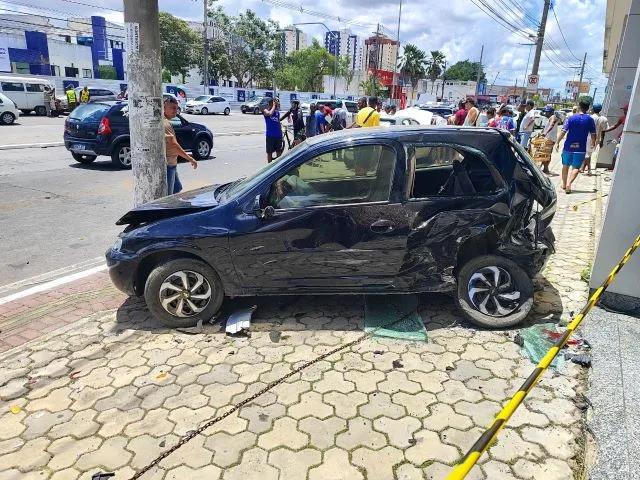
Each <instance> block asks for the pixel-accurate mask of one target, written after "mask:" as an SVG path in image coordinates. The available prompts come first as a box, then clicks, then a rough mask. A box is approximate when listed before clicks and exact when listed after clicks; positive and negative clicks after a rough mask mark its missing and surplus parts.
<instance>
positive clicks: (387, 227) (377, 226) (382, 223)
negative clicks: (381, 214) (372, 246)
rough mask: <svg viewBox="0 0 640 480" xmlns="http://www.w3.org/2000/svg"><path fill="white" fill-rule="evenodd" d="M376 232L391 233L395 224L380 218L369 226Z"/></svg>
mask: <svg viewBox="0 0 640 480" xmlns="http://www.w3.org/2000/svg"><path fill="white" fill-rule="evenodd" d="M369 228H370V229H371V231H372V232H374V233H390V232H393V224H392V223H391V222H390V221H389V220H378V221H376V222H374V223H372V224H371V226H370V227H369Z"/></svg>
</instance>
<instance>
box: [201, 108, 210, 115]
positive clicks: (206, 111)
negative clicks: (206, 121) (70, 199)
mask: <svg viewBox="0 0 640 480" xmlns="http://www.w3.org/2000/svg"><path fill="white" fill-rule="evenodd" d="M200 113H201V114H202V115H209V110H208V109H207V107H203V108H202V110H200Z"/></svg>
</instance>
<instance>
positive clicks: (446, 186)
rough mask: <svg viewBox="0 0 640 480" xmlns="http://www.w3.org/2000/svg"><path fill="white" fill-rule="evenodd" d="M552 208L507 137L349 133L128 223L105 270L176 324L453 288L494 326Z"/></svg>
mask: <svg viewBox="0 0 640 480" xmlns="http://www.w3.org/2000/svg"><path fill="white" fill-rule="evenodd" d="M346 159H351V160H352V162H353V164H354V166H353V168H349V167H347V165H346V164H347V162H346ZM328 172H330V174H328ZM555 210H556V193H555V190H554V188H553V186H552V185H551V182H550V181H549V179H547V178H546V176H545V175H543V174H542V173H541V172H540V171H539V170H538V168H537V167H536V166H535V165H534V164H533V162H532V161H531V159H530V158H529V156H528V155H527V154H526V152H525V151H524V150H523V149H522V148H521V147H520V146H519V145H517V144H516V143H515V142H514V141H513V139H512V138H511V136H510V135H508V134H506V133H505V132H501V131H498V130H496V129H480V128H456V129H452V128H450V127H443V128H438V127H429V128H425V127H423V126H419V127H389V128H362V129H352V130H343V131H340V132H334V133H332V134H329V135H319V136H317V137H313V138H310V139H307V140H306V141H305V142H303V143H302V144H300V145H298V146H297V147H296V148H294V149H292V150H289V151H288V152H286V153H285V154H284V155H283V156H282V157H281V158H280V159H279V160H278V161H275V162H272V163H270V164H268V165H266V166H265V167H264V168H262V169H261V170H259V171H258V172H256V173H255V174H253V175H250V176H248V177H246V178H242V179H239V180H236V181H235V182H231V183H227V184H223V185H212V186H210V187H204V188H200V189H198V190H193V191H189V192H182V193H179V194H177V195H173V196H170V197H165V198H162V199H160V200H156V201H154V202H151V203H148V204H146V205H142V206H139V207H137V208H135V209H133V210H131V211H129V212H128V213H126V214H125V215H124V216H123V217H122V218H121V219H120V220H118V222H117V224H118V225H126V229H125V231H124V232H123V233H121V234H120V235H119V237H118V239H117V240H116V242H115V244H114V245H113V247H112V248H110V249H109V250H108V251H107V252H106V258H107V264H108V266H109V272H110V276H111V279H112V281H113V283H114V284H115V285H116V287H118V288H119V289H120V290H122V291H123V292H126V293H128V294H129V295H144V298H145V300H146V303H147V306H148V307H149V309H150V310H151V312H152V313H153V315H154V316H155V317H156V318H157V319H158V320H159V321H160V322H162V323H163V324H165V325H168V326H172V327H178V326H190V325H195V324H196V323H197V322H198V321H201V320H204V321H209V320H210V319H211V318H212V317H213V316H214V315H215V313H216V312H217V311H218V309H219V308H220V306H221V304H222V301H223V298H224V297H236V296H245V295H251V296H253V295H281V294H282V292H286V293H288V294H294V295H302V294H314V295H317V294H328V295H335V294H346V293H350V294H362V293H367V294H388V293H422V292H447V291H449V292H452V293H454V294H455V298H456V303H457V304H458V306H459V308H460V310H461V311H462V313H463V314H464V316H465V317H466V318H467V319H469V320H470V321H472V322H475V323H476V324H478V325H482V326H485V327H490V328H498V327H506V326H510V325H515V324H517V323H519V322H521V321H522V320H523V319H524V318H525V317H526V316H527V314H528V313H529V311H530V310H531V308H532V305H533V281H532V278H533V277H534V275H536V273H537V272H539V271H540V270H541V269H542V268H543V267H544V265H545V263H546V261H547V259H548V257H549V255H550V254H551V253H553V251H554V241H555V239H554V236H553V233H552V231H551V228H550V226H549V225H550V223H551V220H552V218H553V216H554V213H555Z"/></svg>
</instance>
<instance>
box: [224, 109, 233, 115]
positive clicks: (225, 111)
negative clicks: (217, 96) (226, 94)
mask: <svg viewBox="0 0 640 480" xmlns="http://www.w3.org/2000/svg"><path fill="white" fill-rule="evenodd" d="M230 113H231V109H230V108H229V107H227V108H225V109H224V114H225V115H229V114H230Z"/></svg>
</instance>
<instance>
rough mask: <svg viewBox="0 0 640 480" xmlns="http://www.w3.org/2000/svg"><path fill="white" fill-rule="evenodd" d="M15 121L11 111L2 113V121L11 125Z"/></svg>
mask: <svg viewBox="0 0 640 480" xmlns="http://www.w3.org/2000/svg"><path fill="white" fill-rule="evenodd" d="M13 121H14V118H13V115H12V114H11V113H9V112H5V113H3V114H2V123H4V124H5V125H11V124H12V123H13Z"/></svg>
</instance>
